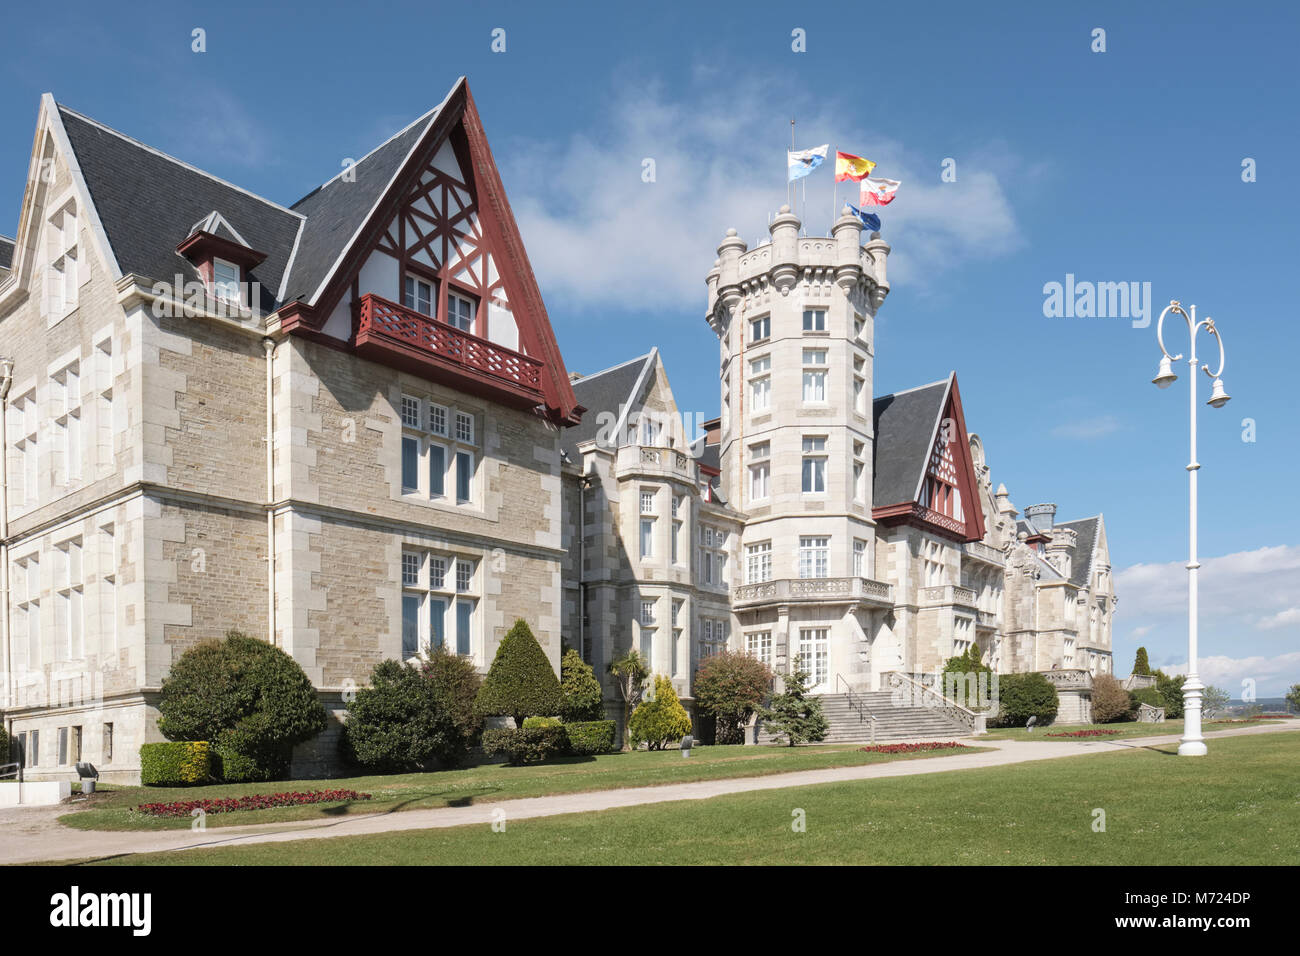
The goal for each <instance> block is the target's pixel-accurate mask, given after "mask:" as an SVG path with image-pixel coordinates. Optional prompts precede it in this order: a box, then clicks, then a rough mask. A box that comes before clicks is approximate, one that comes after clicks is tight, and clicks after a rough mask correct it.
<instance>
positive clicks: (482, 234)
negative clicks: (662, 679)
mask: <svg viewBox="0 0 1300 956" xmlns="http://www.w3.org/2000/svg"><path fill="white" fill-rule="evenodd" d="M799 229H800V223H799V221H798V219H796V218H795V217H794V216H793V215H791V214H790V213H789V211H788V210H782V212H781V214H780V215H778V216H777V218H776V219H775V220H774V221H773V223H772V227H771V231H772V239H771V241H770V242H765V243H764V244H762V245H760V246H758V247H757V248H755V249H753V250H750V249H747V248H746V246H745V244H744V243H743V242H742V241H741V240H740V239H739V238H737V237H736V235H735V234H734V232H733V233H731V234H729V235H728V236H727V237H726V238H725V239H724V240H723V242H722V244H721V246H720V247H719V259H718V262H717V263H716V264H715V266H714V268H713V270H712V271H711V272H710V273H709V275H708V280H707V282H708V299H709V301H708V310H707V319H708V322H709V326H710V328H711V330H712V331H711V334H712V335H714V336H716V338H717V341H718V342H719V344H720V349H721V364H720V376H721V378H720V384H721V397H720V409H719V411H720V414H719V416H718V417H717V418H716V419H714V420H712V421H710V422H708V423H707V424H706V427H705V429H704V435H703V436H702V437H700V436H699V435H698V431H697V429H695V428H694V427H688V425H684V424H683V422H682V416H681V415H680V414H679V409H678V407H677V405H676V402H675V400H674V398H673V394H672V389H671V387H670V384H669V380H668V376H667V372H666V370H665V368H664V366H663V363H662V361H661V360H660V357H659V354H658V352H657V351H652V352H651V353H650V354H649V355H645V356H641V357H638V358H634V359H631V360H629V361H625V362H623V363H622V364H618V365H614V366H613V367H611V368H608V369H606V370H604V371H601V372H596V373H593V374H588V375H576V374H574V375H571V374H570V373H569V371H568V370H567V369H566V367H565V364H564V360H563V357H562V356H561V354H560V350H559V348H558V346H557V343H556V339H555V336H554V334H553V332H552V329H551V325H550V321H549V319H548V316H547V312H546V308H545V305H544V304H543V299H542V294H541V291H540V289H539V287H538V283H537V280H536V279H535V277H534V275H533V272H532V269H531V266H530V265H529V262H528V257H527V253H526V251H525V248H524V245H523V242H522V240H521V237H520V234H519V231H518V228H517V226H516V224H515V220H514V217H513V214H512V212H511V209H510V204H509V201H508V199H507V197H506V195H505V192H504V189H503V187H502V183H501V179H500V176H499V175H498V173H497V169H496V165H495V162H494V160H493V157H492V153H491V150H490V149H489V147H488V143H487V139H486V136H485V134H484V131H483V126H482V123H481V121H480V118H479V115H478V111H477V109H476V106H475V103H474V100H473V97H472V96H471V95H470V91H469V87H468V85H467V83H466V82H465V80H464V79H463V78H462V79H461V80H460V81H458V82H457V83H456V84H455V86H454V87H453V88H452V90H451V91H450V92H449V93H448V95H447V97H446V99H444V100H443V102H442V103H440V104H439V105H438V106H436V107H435V108H434V109H432V110H431V111H430V112H429V113H427V114H425V115H424V116H422V117H420V118H419V119H418V120H416V121H415V122H414V123H412V124H411V125H410V126H408V127H407V128H405V129H404V130H402V131H401V132H399V133H397V134H396V135H395V136H393V137H392V138H391V139H389V140H388V141H386V142H384V143H382V144H380V145H379V146H378V147H377V148H375V149H374V150H373V151H372V152H370V153H369V154H367V155H366V156H365V157H363V158H362V159H361V160H359V161H358V162H356V163H355V164H349V165H348V166H346V167H345V168H344V169H343V170H342V171H341V172H340V173H339V175H337V176H336V177H334V178H333V179H331V180H330V181H329V182H327V183H325V184H324V185H322V186H320V187H319V188H317V189H315V190H313V191H312V192H310V193H309V194H307V195H306V196H304V197H302V198H301V199H298V200H297V201H296V202H292V203H290V204H288V205H281V204H279V203H277V202H273V201H271V200H269V199H266V198H263V197H261V196H257V195H254V194H253V193H251V192H249V191H247V190H245V189H242V188H241V187H239V186H237V185H234V184H231V183H228V182H225V181H223V180H221V179H218V178H216V177H214V176H212V175H210V174H208V173H206V172H204V171H202V170H201V169H198V168H196V167H194V166H191V165H189V164H187V163H184V162H182V161H180V160H178V159H174V158H172V157H170V156H167V155H165V154H163V153H161V152H159V151H158V150H156V149H153V148H151V147H149V146H147V145H145V144H143V143H140V142H138V141H136V140H134V139H131V138H130V137H128V136H126V135H124V134H122V133H119V132H117V131H115V130H112V129H110V128H108V127H106V126H104V125H102V124H100V123H98V122H96V121H95V120H93V119H90V118H89V117H86V116H83V115H81V114H79V113H77V112H75V111H73V110H71V109H68V108H67V107H64V106H62V105H59V104H58V103H56V102H55V100H54V99H53V97H52V96H50V95H48V94H47V95H46V96H45V97H43V98H42V101H41V104H40V112H39V116H38V120H37V127H36V135H35V138H34V141H33V145H32V154H31V162H30V165H29V173H28V179H27V183H26V188H25V193H24V197H23V204H22V211H21V215H20V219H19V223H18V229H17V233H16V237H15V238H14V239H12V240H11V239H6V238H0V398H2V402H0V414H2V416H3V418H2V421H0V432H2V433H3V437H4V442H5V452H4V455H3V456H0V462H2V465H0V467H2V471H0V592H2V593H3V596H4V600H3V602H2V607H0V645H2V651H3V674H4V681H3V687H0V711H2V712H3V716H4V722H5V726H6V729H7V730H8V731H9V733H10V736H11V738H12V739H13V740H14V741H16V743H17V745H18V751H19V753H20V755H21V760H22V761H23V763H24V764H25V767H26V773H27V775H28V776H29V778H30V779H40V778H47V779H57V778H60V777H62V778H67V777H69V776H72V775H73V774H74V771H73V767H74V765H75V763H76V762H77V761H78V760H88V761H90V762H92V763H94V764H95V765H96V767H97V768H98V769H99V770H100V772H101V773H102V774H103V776H104V778H105V779H108V780H122V781H129V780H133V779H138V774H139V747H140V745H141V744H143V743H146V742H150V741H156V740H161V739H162V737H161V735H160V734H159V732H158V730H157V727H156V718H157V701H158V694H159V691H160V688H161V685H162V682H163V680H164V678H165V677H166V676H167V673H168V669H169V668H170V666H171V664H172V663H173V662H174V661H175V660H176V658H177V657H178V656H179V655H180V654H182V653H183V652H184V651H185V650H186V649H187V648H189V647H192V646H194V645H195V644H197V643H199V642H201V641H205V640H210V639H214V638H219V637H221V636H222V635H223V634H224V633H225V632H226V631H227V630H229V629H232V628H233V629H238V630H241V631H244V632H245V633H249V634H254V635H258V636H262V637H264V638H265V639H266V640H268V641H270V642H273V643H274V644H275V645H276V646H278V647H280V648H282V649H283V650H284V651H285V652H286V653H288V654H290V655H291V656H292V657H293V658H294V659H295V660H297V661H298V663H299V664H300V665H301V666H302V667H303V669H304V671H305V672H306V673H307V675H308V676H309V677H310V678H311V680H312V681H313V683H314V684H315V686H316V687H317V689H318V692H319V693H320V695H321V697H322V699H323V700H324V702H325V703H326V706H327V708H328V709H329V710H330V711H331V713H332V715H333V717H334V721H333V722H332V730H331V731H329V732H327V733H326V734H325V735H322V737H321V738H320V739H319V740H318V741H316V742H314V743H313V744H310V745H306V746H304V747H303V748H301V750H300V753H299V754H297V755H296V757H295V766H294V768H293V770H294V773H296V774H302V775H307V774H312V773H320V772H326V771H328V770H329V769H331V764H332V762H333V760H334V755H335V748H334V736H335V735H336V732H337V726H338V723H337V720H338V718H339V716H340V714H341V712H342V709H343V701H344V699H345V695H346V694H347V692H348V691H349V690H350V689H353V688H355V687H357V686H359V685H362V684H364V683H365V682H366V681H367V679H368V677H369V674H370V672H371V669H372V668H373V666H374V665H375V664H376V663H378V662H379V661H381V660H384V659H389V658H397V659H416V658H418V657H419V656H420V655H421V654H423V653H426V652H427V651H428V650H429V649H430V648H432V647H434V646H436V645H443V646H446V647H449V648H452V649H454V650H455V651H456V652H458V653H461V654H464V655H467V656H468V657H470V658H471V659H472V660H473V661H474V662H475V664H476V665H477V666H478V667H479V669H480V670H482V671H486V669H487V667H488V666H489V665H490V663H491V661H492V658H493V655H494V654H495V651H496V647H497V644H498V643H499V641H500V639H501V638H502V637H503V636H504V635H505V633H506V631H507V630H508V629H509V627H510V626H511V624H512V623H513V622H514V620H515V619H516V618H523V619H525V620H526V621H527V622H528V623H529V625H530V626H531V628H532V629H533V632H534V634H535V635H536V636H537V639H538V641H539V643H540V644H541V646H542V648H543V649H544V650H545V652H546V653H547V655H548V657H549V658H550V660H551V661H552V664H553V665H554V666H555V667H556V669H557V670H558V668H559V660H560V655H561V645H562V642H567V643H568V644H571V645H572V646H574V647H577V648H580V650H581V652H582V654H583V656H584V657H585V658H586V659H587V660H588V661H589V662H590V663H591V664H592V665H593V667H594V668H595V670H596V672H597V673H598V674H601V675H604V673H605V667H606V666H607V664H608V663H609V662H610V661H611V660H613V659H614V658H615V657H617V656H619V655H620V654H622V653H624V652H626V651H627V650H628V649H630V648H634V647H635V648H637V649H639V650H640V651H641V653H642V654H643V656H645V657H646V658H647V659H648V660H649V661H650V663H651V666H652V669H653V670H654V671H655V672H656V673H660V674H664V675H668V676H670V677H671V678H672V680H673V681H674V684H675V686H676V687H677V689H678V692H679V694H680V695H681V696H682V697H683V698H684V700H685V701H686V703H687V704H688V706H689V705H690V704H691V703H692V689H691V682H692V678H693V674H694V671H695V668H696V667H697V665H698V663H699V662H700V660H701V659H703V658H706V657H708V656H710V655H712V654H715V653H718V652H719V651H720V650H722V649H723V648H731V649H734V650H742V651H745V652H748V653H751V654H754V655H756V656H758V657H760V658H762V659H763V660H765V661H767V662H768V663H769V664H770V665H771V666H772V667H773V668H774V670H775V671H777V672H778V673H782V672H786V671H787V670H788V668H789V666H790V664H791V663H792V661H793V660H794V659H795V658H796V657H798V658H801V659H802V660H803V661H804V662H805V663H806V665H807V666H808V668H809V669H810V670H811V671H812V672H813V674H814V680H815V682H816V689H817V691H818V692H819V693H822V694H825V695H827V698H828V700H833V699H839V698H841V697H843V698H846V699H867V698H866V697H865V696H862V695H873V694H874V695H881V694H886V692H888V691H889V690H890V689H891V688H892V689H897V687H898V686H900V682H909V683H911V682H915V683H918V684H925V683H926V682H927V681H928V680H930V679H931V678H932V675H933V673H934V671H935V670H936V669H937V668H939V667H941V666H942V664H943V662H944V661H945V660H946V659H947V658H949V657H951V656H953V655H954V654H956V653H960V652H962V651H964V650H965V648H967V647H969V646H970V645H971V644H972V643H974V644H978V646H979V648H980V651H981V653H982V654H983V655H984V657H985V660H986V661H988V662H989V663H990V664H992V665H993V666H994V667H995V668H996V669H997V670H999V671H1002V672H1009V671H1022V670H1040V671H1044V672H1047V673H1049V674H1052V675H1054V679H1058V676H1057V675H1059V682H1060V683H1062V686H1063V687H1064V686H1065V685H1066V684H1067V683H1069V682H1071V681H1072V682H1074V684H1075V685H1077V686H1078V687H1082V688H1084V689H1085V690H1086V685H1087V684H1088V681H1089V675H1091V674H1093V673H1101V672H1106V671H1109V670H1110V669H1111V666H1110V653H1111V651H1110V618H1111V612H1112V610H1113V607H1114V601H1115V598H1114V594H1113V589H1112V585H1111V581H1110V576H1109V557H1108V552H1107V546H1106V535H1105V527H1104V522H1103V521H1102V519H1101V517H1100V516H1097V517H1094V518H1088V519H1084V520H1080V521H1071V522H1059V523H1058V522H1057V521H1056V520H1055V506H1052V505H1036V506H1031V507H1029V508H1026V509H1025V512H1024V515H1023V518H1022V516H1021V515H1020V513H1019V512H1018V511H1017V509H1016V508H1015V507H1014V506H1013V505H1012V504H1011V503H1010V500H1009V498H1008V495H1007V493H1006V489H1005V488H1004V487H999V488H998V490H997V491H996V492H994V491H993V490H992V487H991V484H990V477H989V468H988V465H987V464H986V462H985V460H984V453H983V449H982V445H981V444H980V442H979V439H978V437H977V436H975V435H974V434H968V433H967V431H966V422H965V420H964V416H963V412H962V407H961V397H960V393H959V391H958V387H957V378H956V375H955V374H949V375H947V376H946V377H942V378H939V380H938V381H936V382H934V383H931V384H929V385H923V386H920V387H918V388H915V389H911V390H909V391H905V392H899V393H896V394H894V395H887V396H873V392H872V366H873V362H874V358H875V356H874V350H873V346H872V328H873V322H874V317H875V314H876V311H877V310H878V309H879V308H880V307H881V305H882V304H883V302H884V300H885V297H886V295H887V293H888V289H889V286H888V282H887V280H886V269H885V265H886V259H887V257H888V254H889V247H888V245H886V244H885V243H884V242H883V241H882V240H881V239H880V237H879V236H878V235H872V236H870V237H869V238H868V239H867V240H866V241H865V242H863V238H862V236H861V225H860V223H859V221H858V220H857V219H855V218H853V217H850V216H843V217H841V218H840V219H839V220H838V221H837V222H836V223H835V224H834V228H833V230H832V236H831V237H829V238H806V237H800V236H799ZM701 332H702V334H705V333H703V330H701ZM855 695H856V696H855ZM1078 699H1079V701H1080V707H1081V708H1082V707H1084V706H1086V693H1083V694H1080V695H1079V696H1078ZM607 703H608V707H609V711H610V713H611V715H613V714H616V713H617V712H618V710H619V708H618V702H617V700H616V699H615V696H614V691H613V688H612V687H610V688H608V689H607ZM828 709H830V710H831V711H832V712H834V710H833V708H828ZM902 709H903V708H900V711H901V710H902ZM937 709H938V710H940V711H943V708H942V707H940V708H937ZM1079 713H1080V714H1082V713H1083V711H1082V710H1080V711H1079ZM845 732H846V733H851V729H850V730H846V731H845Z"/></svg>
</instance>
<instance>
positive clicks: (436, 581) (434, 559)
mask: <svg viewBox="0 0 1300 956" xmlns="http://www.w3.org/2000/svg"><path fill="white" fill-rule="evenodd" d="M446 581H447V559H446V558H444V557H440V556H439V555H436V554H433V555H430V556H429V589H430V590H432V591H441V590H443V589H444V588H446V586H447V585H446Z"/></svg>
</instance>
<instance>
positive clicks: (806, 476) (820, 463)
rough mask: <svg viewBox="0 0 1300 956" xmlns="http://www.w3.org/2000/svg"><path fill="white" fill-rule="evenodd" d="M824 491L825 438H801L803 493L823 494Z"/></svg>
mask: <svg viewBox="0 0 1300 956" xmlns="http://www.w3.org/2000/svg"><path fill="white" fill-rule="evenodd" d="M825 491H826V438H825V437H824V436H823V437H810V438H805V439H804V440H803V493H804V494H806V495H811V494H823V493H825Z"/></svg>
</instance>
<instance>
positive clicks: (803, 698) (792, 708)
mask: <svg viewBox="0 0 1300 956" xmlns="http://www.w3.org/2000/svg"><path fill="white" fill-rule="evenodd" d="M809 676H810V675H809V672H808V671H806V670H804V669H803V661H802V659H801V658H799V657H796V658H795V660H794V664H793V666H792V667H791V668H790V673H789V674H786V675H785V689H784V690H783V691H781V693H779V694H776V695H774V696H773V697H772V705H771V707H769V708H767V709H766V710H764V711H763V723H764V725H765V726H766V727H767V729H768V730H769V731H770V732H771V733H772V736H774V737H776V738H777V739H780V738H781V737H782V736H784V737H785V738H786V739H787V740H788V741H789V743H790V746H791V747H793V746H795V744H801V743H804V742H805V741H818V740H825V739H826V734H827V732H828V731H829V730H830V724H829V723H828V722H827V720H826V715H825V714H823V713H822V702H821V701H820V700H819V699H818V698H816V697H809V696H808V678H809Z"/></svg>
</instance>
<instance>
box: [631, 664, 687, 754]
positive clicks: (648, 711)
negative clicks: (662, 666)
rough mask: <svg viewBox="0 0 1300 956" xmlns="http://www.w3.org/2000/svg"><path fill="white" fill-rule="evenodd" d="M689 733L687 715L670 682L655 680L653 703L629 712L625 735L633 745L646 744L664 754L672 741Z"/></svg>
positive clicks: (664, 679) (650, 701) (656, 678)
mask: <svg viewBox="0 0 1300 956" xmlns="http://www.w3.org/2000/svg"><path fill="white" fill-rule="evenodd" d="M690 732H691V716H690V714H688V713H686V708H685V707H683V706H682V702H681V700H679V699H678V697H677V691H675V690H673V682H672V681H671V680H669V679H668V678H667V677H664V676H662V675H657V676H656V677H655V695H654V699H653V700H647V701H644V702H643V703H642V704H641V706H640V707H638V708H637V709H636V710H634V711H633V712H632V719H631V720H630V721H629V722H628V729H627V735H628V737H629V738H631V740H632V741H634V742H636V743H638V744H639V743H641V742H642V741H645V743H646V745H647V746H649V748H650V749H651V750H663V749H664V747H666V746H667V745H668V744H670V743H672V742H673V741H675V740H681V739H682V738H683V737H685V736H686V735H687V734H689V733H690Z"/></svg>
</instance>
